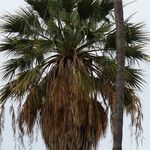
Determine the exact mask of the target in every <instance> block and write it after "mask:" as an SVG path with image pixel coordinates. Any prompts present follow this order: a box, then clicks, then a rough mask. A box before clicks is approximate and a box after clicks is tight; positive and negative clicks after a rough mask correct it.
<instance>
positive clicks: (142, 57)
mask: <svg viewBox="0 0 150 150" xmlns="http://www.w3.org/2000/svg"><path fill="white" fill-rule="evenodd" d="M26 2H27V4H28V5H27V7H26V8H22V9H20V10H19V11H17V12H16V13H15V14H8V15H6V16H4V23H3V24H2V25H1V30H2V32H3V33H4V34H5V35H6V36H5V41H4V42H3V43H1V44H0V51H1V52H5V53H6V54H8V55H10V56H11V58H10V59H9V60H7V61H6V62H5V64H4V66H3V78H4V79H8V82H7V84H5V85H4V87H3V88H2V89H1V99H0V102H1V105H2V106H4V105H5V102H6V101H8V100H10V98H11V100H13V101H17V102H18V103H20V109H19V114H18V117H17V119H16V117H14V120H15V121H16V124H14V125H13V127H16V126H18V127H19V129H20V131H21V133H20V135H21V137H23V135H24V133H27V134H29V135H30V134H33V128H34V126H35V124H36V123H37V124H38V125H40V129H41V132H42V136H43V139H44V141H45V144H46V146H47V147H52V149H54V150H55V149H56V150H57V149H59V147H57V145H58V143H59V146H62V147H65V148H64V149H67V148H68V149H73V148H72V147H74V149H76V150H77V149H85V150H89V149H90V148H91V146H96V143H97V141H98V139H99V138H100V137H101V136H103V135H105V131H106V127H107V106H108V107H109V109H110V110H111V109H112V103H113V101H114V100H115V74H116V61H115V59H116V58H115V57H116V55H115V53H116V45H115V33H116V30H115V26H114V21H113V19H112V18H111V13H112V11H113V8H114V6H113V0H70V1H67V0H26ZM125 29H126V30H125V33H126V38H125V50H126V69H125V74H126V83H125V90H126V94H125V97H126V98H125V104H124V109H125V110H126V111H127V113H129V114H131V116H132V120H133V118H134V119H135V120H134V121H133V122H134V123H135V124H136V125H139V124H140V121H141V118H140V117H141V116H142V113H141V103H140V101H139V99H138V97H137V96H136V94H135V90H136V89H140V87H141V85H142V83H143V80H142V77H141V71H140V70H138V69H135V68H134V66H133V63H135V62H139V61H147V60H148V56H147V55H146V54H145V52H144V51H143V47H144V42H145V39H146V38H145V35H144V34H143V32H142V30H141V29H142V26H141V24H133V23H130V22H129V21H128V22H125ZM100 97H101V99H100ZM12 114H13V115H14V113H12ZM137 116H138V117H137ZM139 118H140V120H138V119H139ZM24 125H25V126H26V129H25V128H24ZM58 137H60V138H58ZM56 139H59V140H56ZM69 139H71V140H72V141H73V142H72V144H70V145H69V144H68V142H69ZM85 139H87V140H86V141H84V140H85ZM76 143H78V144H76ZM68 145H69V146H70V147H69V146H68ZM75 145H76V146H75ZM77 145H79V147H77ZM66 147H67V148H66Z"/></svg>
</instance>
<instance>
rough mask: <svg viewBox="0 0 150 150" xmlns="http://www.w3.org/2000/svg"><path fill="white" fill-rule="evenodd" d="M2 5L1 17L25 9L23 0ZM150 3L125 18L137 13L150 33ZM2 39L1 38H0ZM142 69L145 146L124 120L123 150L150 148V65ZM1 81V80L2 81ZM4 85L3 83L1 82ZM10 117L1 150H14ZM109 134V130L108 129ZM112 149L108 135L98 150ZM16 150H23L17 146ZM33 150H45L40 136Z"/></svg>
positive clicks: (140, 0)
mask: <svg viewBox="0 0 150 150" xmlns="http://www.w3.org/2000/svg"><path fill="white" fill-rule="evenodd" d="M131 1H132V0H124V3H128V2H131ZM0 2H1V5H0V15H2V14H3V13H4V12H6V11H7V12H12V11H14V10H17V9H18V8H19V7H23V6H24V5H25V3H24V1H23V0H1V1H0ZM149 6H150V1H148V0H137V1H136V2H134V3H133V4H131V5H128V6H127V7H125V9H124V10H125V18H127V16H129V15H131V14H133V13H135V12H136V14H135V15H134V17H133V18H132V21H133V22H144V24H145V30H146V31H147V32H150V17H149V14H150V7H149ZM0 38H1V37H0ZM149 49H150V44H148V45H147V46H146V50H147V53H149V54H150V50H149ZM3 58H4V57H3V56H2V55H0V62H2V61H3ZM140 68H141V69H144V78H145V80H146V84H145V86H144V88H143V90H142V91H141V92H139V93H138V94H139V97H140V98H141V101H142V104H143V113H144V121H143V128H144V135H143V137H144V140H143V146H137V145H136V143H135V142H134V138H132V137H131V135H130V132H129V127H128V126H129V121H128V119H124V137H123V150H136V149H137V147H138V150H149V147H150V121H149V120H150V115H149V114H150V108H149V106H150V100H149V98H150V64H141V65H140ZM0 81H1V79H0ZM0 83H2V81H1V82H0ZM9 119H10V116H9V114H8V113H6V119H5V122H6V123H5V131H4V141H3V144H2V146H1V147H0V149H1V150H12V149H14V142H13V138H12V131H11V122H10V121H9ZM108 132H109V129H108ZM25 145H26V150H29V149H30V146H29V145H28V144H27V142H26V144H25ZM111 147H112V137H111V135H110V134H108V135H107V137H106V138H105V140H104V141H102V142H101V143H100V145H99V147H98V150H111ZM15 150H22V149H21V148H19V145H17V148H16V149H15ZM32 150H45V149H44V146H43V144H42V140H41V136H40V135H39V139H38V142H34V143H33V146H32Z"/></svg>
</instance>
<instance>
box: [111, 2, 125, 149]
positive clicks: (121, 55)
mask: <svg viewBox="0 0 150 150" xmlns="http://www.w3.org/2000/svg"><path fill="white" fill-rule="evenodd" d="M114 10H115V11H114V12H115V20H116V50H117V52H116V63H117V71H116V100H115V101H114V107H113V109H114V110H113V125H112V129H113V150H122V137H123V103H124V82H125V74H124V73H125V72H124V69H125V51H124V19H123V4H122V0H115V1H114Z"/></svg>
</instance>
